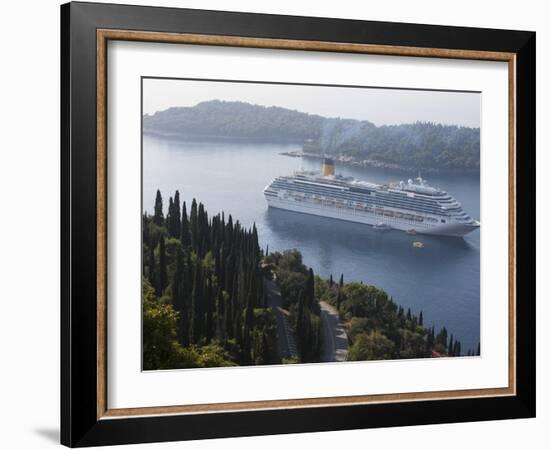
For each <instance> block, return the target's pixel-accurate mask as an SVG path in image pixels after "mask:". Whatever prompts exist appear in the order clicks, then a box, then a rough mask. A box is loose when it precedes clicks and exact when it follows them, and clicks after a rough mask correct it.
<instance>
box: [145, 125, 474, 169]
mask: <svg viewBox="0 0 550 450" xmlns="http://www.w3.org/2000/svg"><path fill="white" fill-rule="evenodd" d="M143 134H144V135H149V136H154V137H160V138H165V139H173V140H181V141H186V142H208V141H211V142H220V141H225V142H231V143H238V142H247V143H250V142H257V143H266V144H294V145H301V146H303V144H304V142H297V141H296V140H295V139H281V138H275V137H273V138H266V137H240V136H227V135H204V134H189V133H170V132H166V131H158V130H151V129H147V128H144V129H143ZM280 155H283V156H288V157H291V158H310V159H323V158H332V159H334V160H335V161H337V162H338V163H339V164H344V165H347V166H355V167H371V168H376V169H389V170H398V171H402V172H418V171H421V172H422V173H432V174H433V173H453V174H476V173H479V169H441V168H437V167H422V168H419V167H414V166H406V165H403V164H395V163H388V162H383V161H379V160H376V159H363V160H359V159H356V158H353V157H352V156H348V155H343V154H339V155H333V154H325V153H312V152H304V151H303V150H296V151H288V152H281V153H280Z"/></svg>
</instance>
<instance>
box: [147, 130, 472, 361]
mask: <svg viewBox="0 0 550 450" xmlns="http://www.w3.org/2000/svg"><path fill="white" fill-rule="evenodd" d="M299 149H300V147H299V146H296V145H285V144H263V143H249V142H247V143H242V142H231V143H227V142H185V141H178V140H174V139H166V138H158V137H153V136H148V135H146V136H145V137H144V141H143V209H144V210H145V211H148V212H152V210H153V204H154V199H155V193H156V190H157V188H159V189H160V190H161V192H162V194H163V198H164V208H165V214H166V208H167V205H168V198H169V196H171V195H173V194H174V192H175V190H176V189H179V191H180V196H181V198H182V201H183V200H185V201H187V204H188V205H190V203H191V200H192V199H193V198H194V197H195V198H196V199H197V200H198V201H201V202H202V203H204V205H205V207H206V209H207V211H208V213H209V214H210V215H213V214H215V213H217V212H219V211H222V210H223V211H225V213H226V217H227V214H231V215H232V216H233V218H234V220H235V219H238V220H239V221H240V222H241V223H242V224H244V225H245V226H247V227H250V226H252V224H253V223H256V226H257V228H258V233H259V238H260V245H261V246H262V247H263V248H265V247H266V246H267V245H269V249H270V251H273V250H284V249H290V248H297V249H299V250H300V251H301V252H302V254H303V256H304V263H305V264H306V265H308V266H311V267H312V268H313V270H314V271H315V272H316V273H318V274H320V275H321V276H323V277H329V275H330V274H333V276H334V278H336V279H337V278H338V277H339V276H340V274H341V273H343V274H344V279H345V280H346V281H352V280H353V281H364V282H366V283H370V284H373V285H375V286H378V287H381V288H383V289H384V290H386V291H387V292H388V293H389V295H391V296H392V297H393V299H394V300H395V301H396V302H397V303H399V304H400V305H402V306H403V307H404V308H405V309H407V308H411V310H412V311H413V313H416V314H418V313H419V312H420V311H421V310H422V311H423V315H424V320H425V323H426V324H427V325H432V324H433V325H435V326H436V328H440V327H442V326H445V327H447V329H448V330H449V332H450V333H453V334H454V335H455V337H457V338H458V339H459V340H461V341H462V345H463V347H462V348H463V351H464V352H466V350H467V349H468V348H475V347H476V346H477V343H478V341H479V311H480V308H479V282H480V275H479V248H480V247H479V241H480V232H479V230H478V231H475V232H473V233H471V234H469V235H468V236H466V237H465V238H464V239H457V238H443V237H435V236H416V237H414V236H408V235H407V234H406V233H403V232H400V231H389V232H380V231H375V230H373V229H372V228H371V227H369V226H367V225H360V224H353V223H348V222H342V221H338V220H333V219H326V218H321V217H315V216H308V215H304V214H299V213H293V212H286V211H280V210H268V208H267V206H266V202H265V200H264V197H263V194H262V190H263V188H264V187H265V186H266V185H267V184H268V183H270V182H271V181H272V180H273V178H275V177H276V176H278V175H285V174H291V173H292V172H293V171H294V170H298V169H300V168H303V169H318V168H319V165H320V161H318V160H312V159H309V160H308V159H302V158H291V157H288V156H283V155H281V154H280V153H281V152H287V151H292V150H299ZM337 172H339V173H342V174H343V175H352V176H354V177H356V178H360V179H364V180H367V181H373V182H379V183H385V182H389V181H397V180H400V179H407V178H412V177H415V176H417V175H418V174H416V173H403V172H398V171H392V170H384V169H374V168H359V167H351V166H346V165H340V166H337ZM426 178H428V181H429V182H430V184H433V185H436V186H439V187H440V188H442V189H444V190H446V191H448V192H449V193H450V194H451V195H453V196H454V197H455V198H456V199H457V200H458V201H459V202H461V203H462V205H463V207H464V209H465V211H466V212H468V213H469V214H470V215H471V216H472V217H474V218H475V219H479V217H480V216H479V207H480V195H479V175H448V174H438V175H432V176H429V177H428V176H426ZM415 240H421V241H422V242H423V243H424V244H425V246H424V248H422V249H416V248H414V247H413V246H412V242H413V241H415Z"/></svg>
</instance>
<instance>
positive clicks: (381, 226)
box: [373, 222, 391, 231]
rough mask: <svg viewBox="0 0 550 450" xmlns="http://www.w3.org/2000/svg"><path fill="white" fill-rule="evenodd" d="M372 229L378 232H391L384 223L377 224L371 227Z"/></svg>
mask: <svg viewBox="0 0 550 450" xmlns="http://www.w3.org/2000/svg"><path fill="white" fill-rule="evenodd" d="M373 228H374V229H375V230H378V231H388V230H391V227H390V226H389V225H388V224H386V223H384V222H378V223H377V224H376V225H374V226H373Z"/></svg>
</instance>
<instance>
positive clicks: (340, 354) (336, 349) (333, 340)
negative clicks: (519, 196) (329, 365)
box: [319, 302, 348, 362]
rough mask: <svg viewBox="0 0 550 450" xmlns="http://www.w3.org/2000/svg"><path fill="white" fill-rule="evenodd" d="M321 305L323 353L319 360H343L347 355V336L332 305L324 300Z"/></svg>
mask: <svg viewBox="0 0 550 450" xmlns="http://www.w3.org/2000/svg"><path fill="white" fill-rule="evenodd" d="M319 304H320V305H321V320H322V322H323V354H322V355H321V361H323V362H334V361H338V362H339V361H345V360H346V358H347V356H348V336H347V334H346V330H345V329H344V326H343V325H342V322H340V318H339V317H338V312H337V311H336V308H334V306H332V305H329V304H328V303H326V302H319Z"/></svg>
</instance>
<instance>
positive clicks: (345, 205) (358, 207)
mask: <svg viewBox="0 0 550 450" xmlns="http://www.w3.org/2000/svg"><path fill="white" fill-rule="evenodd" d="M264 192H265V193H266V194H267V195H270V196H273V197H275V196H277V195H276V194H275V193H274V192H273V191H268V190H266V191H264ZM289 198H290V199H292V200H294V201H298V202H308V203H309V202H313V203H317V204H319V205H323V206H330V207H335V208H339V209H349V210H352V211H363V212H366V213H372V214H374V215H377V216H385V217H395V218H397V219H404V220H410V221H416V222H424V221H426V222H430V223H437V222H439V220H438V219H435V218H433V217H424V216H419V215H417V214H407V213H403V212H400V211H392V210H387V209H384V208H380V207H376V206H369V205H366V204H364V203H359V202H356V203H355V204H353V202H343V201H340V200H337V199H322V200H321V199H316V198H313V199H311V198H306V197H305V196H304V195H285V196H283V199H285V200H288V199H289ZM441 223H446V219H441Z"/></svg>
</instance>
